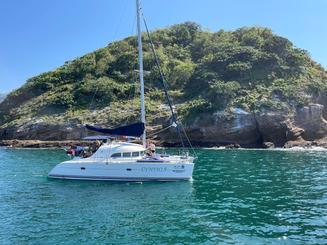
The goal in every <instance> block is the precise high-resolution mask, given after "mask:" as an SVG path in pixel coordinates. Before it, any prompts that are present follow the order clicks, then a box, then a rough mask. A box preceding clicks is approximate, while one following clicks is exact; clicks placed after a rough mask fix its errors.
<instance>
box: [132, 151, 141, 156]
mask: <svg viewBox="0 0 327 245" xmlns="http://www.w3.org/2000/svg"><path fill="white" fill-rule="evenodd" d="M139 155H140V153H139V152H138V151H135V152H132V157H138V156H139Z"/></svg>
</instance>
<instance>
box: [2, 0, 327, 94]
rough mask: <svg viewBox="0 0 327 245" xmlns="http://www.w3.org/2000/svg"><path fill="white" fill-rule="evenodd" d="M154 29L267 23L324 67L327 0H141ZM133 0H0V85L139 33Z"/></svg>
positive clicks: (8, 88)
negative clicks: (192, 24) (187, 23)
mask: <svg viewBox="0 0 327 245" xmlns="http://www.w3.org/2000/svg"><path fill="white" fill-rule="evenodd" d="M142 6H143V11H144V13H145V16H146V18H147V21H148V24H149V27H150V28H151V29H156V28H162V27H167V26H169V25H172V24H177V23H182V22H185V21H195V22H197V23H199V24H201V25H202V26H203V27H204V28H207V29H209V30H211V31H217V30H219V29H225V30H233V29H236V28H239V27H242V26H266V27H269V28H271V29H272V30H273V31H274V32H275V33H276V34H278V35H281V36H284V37H287V38H288V39H290V40H291V41H292V42H293V43H294V44H295V45H296V46H297V47H300V48H303V49H306V50H308V51H309V53H310V54H311V56H312V58H313V59H314V60H316V61H317V62H319V63H320V64H322V65H323V66H324V67H325V68H326V67H327V14H326V13H327V0H270V1H269V0H192V1H191V0H161V1H159V0H142ZM134 23H135V1H134V0H119V1H117V0H56V1H53V0H28V1H23V0H0V92H9V91H11V90H13V89H15V88H18V87H19V86H21V85H22V84H23V83H24V82H25V81H26V79H28V78H30V77H33V76H35V75H38V74H39V73H42V72H45V71H49V70H52V69H54V68H56V67H58V66H60V65H62V64H63V63H64V62H65V61H67V60H72V59H74V58H76V57H78V56H81V55H83V54H85V53H87V52H91V51H93V50H95V49H97V48H101V47H104V46H105V45H107V44H108V43H109V42H111V41H113V40H119V39H121V38H123V37H126V36H130V35H132V34H135V28H134V31H133V26H134Z"/></svg>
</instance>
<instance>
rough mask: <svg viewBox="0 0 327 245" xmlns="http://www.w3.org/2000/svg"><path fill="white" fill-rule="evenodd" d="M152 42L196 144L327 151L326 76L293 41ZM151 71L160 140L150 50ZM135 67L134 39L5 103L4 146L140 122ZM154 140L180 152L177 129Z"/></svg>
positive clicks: (245, 35) (192, 28) (206, 35)
mask: <svg viewBox="0 0 327 245" xmlns="http://www.w3.org/2000/svg"><path fill="white" fill-rule="evenodd" d="M152 38H153V41H154V45H155V47H156V50H157V52H158V56H159V59H160V62H161V65H162V68H163V71H164V73H165V75H166V79H167V82H168V84H169V91H170V94H171V96H172V98H173V101H174V103H175V105H176V110H177V114H178V117H179V120H180V121H181V122H182V123H183V125H184V127H185V129H186V131H187V133H188V135H189V136H190V140H191V141H192V143H193V144H194V145H195V146H223V145H232V146H241V147H292V146H297V145H300V146H311V145H317V146H327V139H326V137H327V121H326V119H327V72H326V70H325V69H324V68H323V67H322V66H321V65H319V64H318V63H316V62H315V61H313V60H312V59H311V58H310V55H309V53H308V52H307V51H305V50H303V49H300V48H298V47H295V46H294V45H293V44H292V42H291V41H289V40H288V39H286V38H284V37H280V36H278V35H276V34H274V33H273V32H272V31H271V30H270V29H267V28H259V27H252V28H251V27H244V28H240V29H237V30H235V31H224V30H220V31H218V32H210V31H207V30H205V29H203V28H201V27H200V26H199V25H198V24H196V23H192V22H187V23H184V24H179V25H174V26H171V27H169V28H166V29H159V30H156V31H154V32H153V33H152ZM146 41H147V39H146V36H145V35H144V42H146ZM49 58H51V57H49ZM144 66H145V70H147V71H152V72H151V73H150V72H149V73H147V75H146V77H145V83H146V85H145V86H146V87H145V88H146V109H147V115H148V117H147V129H148V131H149V133H150V134H151V132H156V131H158V130H160V129H161V128H163V127H166V126H167V125H169V122H170V118H169V112H168V108H167V106H166V104H165V103H166V102H165V99H164V95H163V90H162V88H161V83H160V82H159V79H160V78H159V73H158V70H157V68H156V67H155V65H154V61H153V57H152V53H151V51H150V47H148V46H144ZM136 67H137V50H136V37H134V36H131V37H128V38H126V39H124V40H121V41H117V42H113V43H110V44H109V45H108V46H106V47H105V48H102V49H99V50H96V51H94V52H92V53H89V54H86V55H84V56H82V57H79V58H77V59H75V60H72V61H68V62H66V63H65V64H64V65H63V66H61V67H59V68H57V69H55V70H53V71H49V72H46V73H43V74H40V75H38V76H36V77H33V78H31V79H29V80H28V81H27V82H26V83H25V84H24V85H23V86H22V87H21V88H19V89H17V90H15V91H13V92H11V93H10V94H8V95H7V97H6V98H5V99H4V101H2V102H1V103H0V140H2V143H1V144H2V145H8V144H9V143H8V142H12V141H8V140H13V139H18V140H42V141H63V140H79V139H81V138H83V137H85V136H88V135H90V132H87V130H86V129H85V127H84V124H86V123H88V124H98V125H103V126H106V127H115V126H117V125H124V124H127V123H132V122H135V121H138V119H139V110H138V108H139V104H140V103H139V94H138V90H139V87H138V81H137V74H136V71H135V69H136ZM153 137H154V139H155V140H157V141H158V142H159V143H160V144H162V145H167V146H176V145H177V144H178V143H177V141H176V139H177V137H176V136H175V135H174V131H173V130H172V131H165V132H163V133H161V134H158V135H155V136H153ZM6 140H7V141H6ZM6 142H7V143H6ZM16 142H18V141H16Z"/></svg>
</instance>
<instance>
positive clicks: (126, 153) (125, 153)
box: [123, 152, 131, 157]
mask: <svg viewBox="0 0 327 245" xmlns="http://www.w3.org/2000/svg"><path fill="white" fill-rule="evenodd" d="M123 157H131V153H130V152H124V153H123Z"/></svg>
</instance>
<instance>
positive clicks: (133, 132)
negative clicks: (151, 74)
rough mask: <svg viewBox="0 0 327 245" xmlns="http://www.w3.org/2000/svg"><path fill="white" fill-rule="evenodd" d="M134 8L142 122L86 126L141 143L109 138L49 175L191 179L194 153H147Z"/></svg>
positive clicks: (80, 178)
mask: <svg viewBox="0 0 327 245" xmlns="http://www.w3.org/2000/svg"><path fill="white" fill-rule="evenodd" d="M136 11H137V32H138V56H139V57H138V63H139V78H140V85H141V86H140V90H141V96H140V97H141V122H138V123H134V124H132V125H127V126H123V127H119V128H116V129H106V128H100V127H96V126H91V125H86V127H87V128H88V129H90V130H93V131H97V132H101V133H105V134H110V135H114V136H128V137H141V138H142V144H136V143H131V142H124V141H119V140H112V141H110V142H107V143H105V144H103V145H101V146H100V147H99V148H98V150H97V151H96V152H95V153H94V154H93V155H91V156H89V157H86V158H81V157H75V158H73V159H71V160H69V161H65V162H62V163H59V164H58V165H56V166H55V167H54V168H53V169H52V170H51V171H50V172H49V174H48V177H50V178H57V179H78V180H107V181H138V182H142V181H177V180H190V179H192V174H193V168H194V163H193V161H194V157H192V156H190V155H189V154H188V152H185V154H182V155H167V154H155V155H147V154H146V151H147V148H146V147H147V145H146V129H145V123H146V121H145V103H144V79H143V73H144V72H143V54H142V36H141V13H140V12H141V9H140V2H139V0H136ZM146 28H147V26H146ZM147 31H148V30H147ZM152 48H153V45H152ZM153 51H154V50H153ZM154 54H155V53H154ZM155 57H156V56H155ZM157 64H158V60H157ZM163 83H164V81H163ZM164 88H165V94H166V97H167V99H168V104H169V106H170V109H171V113H172V124H171V127H175V128H176V129H177V132H178V133H179V134H181V130H180V126H181V124H179V123H178V122H177V120H176V116H175V113H174V110H173V107H172V103H171V101H170V98H169V96H168V93H167V88H166V86H165V84H164ZM181 139H182V138H181ZM151 150H152V149H151Z"/></svg>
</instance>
